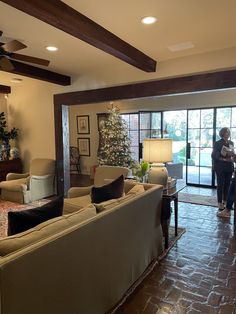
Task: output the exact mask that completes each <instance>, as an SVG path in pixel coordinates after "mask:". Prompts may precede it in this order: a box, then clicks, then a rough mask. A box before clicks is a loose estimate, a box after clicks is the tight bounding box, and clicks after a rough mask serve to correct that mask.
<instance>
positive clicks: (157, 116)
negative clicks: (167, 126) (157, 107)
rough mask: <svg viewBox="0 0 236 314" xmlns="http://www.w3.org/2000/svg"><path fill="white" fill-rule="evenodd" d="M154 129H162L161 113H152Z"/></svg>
mask: <svg viewBox="0 0 236 314" xmlns="http://www.w3.org/2000/svg"><path fill="white" fill-rule="evenodd" d="M151 128H152V129H161V113H160V112H152V124H151Z"/></svg>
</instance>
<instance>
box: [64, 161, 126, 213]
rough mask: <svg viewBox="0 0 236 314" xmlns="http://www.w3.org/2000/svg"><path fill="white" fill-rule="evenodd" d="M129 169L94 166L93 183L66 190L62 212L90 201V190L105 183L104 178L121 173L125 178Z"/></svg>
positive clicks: (80, 206)
mask: <svg viewBox="0 0 236 314" xmlns="http://www.w3.org/2000/svg"><path fill="white" fill-rule="evenodd" d="M129 171H130V170H129V169H128V168H126V167H118V166H99V167H97V168H96V172H95V175H94V184H93V185H91V186H85V187H72V188H70V189H69V191H68V198H65V200H64V213H65V214H69V213H71V212H73V211H74V210H75V208H77V209H78V210H79V209H81V208H82V207H84V206H86V205H88V204H90V203H91V196H90V192H91V190H92V187H93V186H95V187H100V186H102V185H104V184H106V183H107V182H106V180H113V179H116V178H118V177H119V176H120V175H123V176H124V178H126V177H127V176H128V174H129Z"/></svg>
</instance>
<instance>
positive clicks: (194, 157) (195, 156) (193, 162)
mask: <svg viewBox="0 0 236 314" xmlns="http://www.w3.org/2000/svg"><path fill="white" fill-rule="evenodd" d="M188 165H189V166H199V148H191V153H190V158H189V159H188Z"/></svg>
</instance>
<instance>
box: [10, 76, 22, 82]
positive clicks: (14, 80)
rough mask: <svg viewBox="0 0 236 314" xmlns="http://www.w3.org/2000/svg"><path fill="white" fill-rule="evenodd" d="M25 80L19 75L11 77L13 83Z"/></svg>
mask: <svg viewBox="0 0 236 314" xmlns="http://www.w3.org/2000/svg"><path fill="white" fill-rule="evenodd" d="M22 81H23V80H22V79H21V78H18V77H13V78H12V79H11V82H12V83H21V82H22Z"/></svg>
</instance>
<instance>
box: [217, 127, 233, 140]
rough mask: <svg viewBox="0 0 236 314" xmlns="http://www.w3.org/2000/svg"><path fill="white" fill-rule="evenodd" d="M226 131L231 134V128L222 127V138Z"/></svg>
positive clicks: (220, 133)
mask: <svg viewBox="0 0 236 314" xmlns="http://www.w3.org/2000/svg"><path fill="white" fill-rule="evenodd" d="M225 133H229V135H230V129H229V128H222V129H221V130H220V132H219V136H220V137H221V138H222V137H224V135H225Z"/></svg>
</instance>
